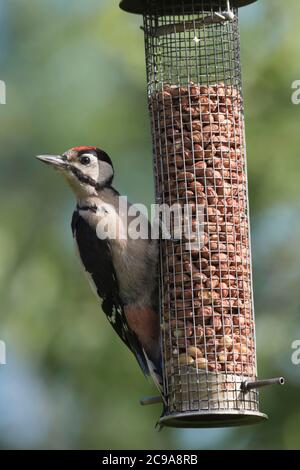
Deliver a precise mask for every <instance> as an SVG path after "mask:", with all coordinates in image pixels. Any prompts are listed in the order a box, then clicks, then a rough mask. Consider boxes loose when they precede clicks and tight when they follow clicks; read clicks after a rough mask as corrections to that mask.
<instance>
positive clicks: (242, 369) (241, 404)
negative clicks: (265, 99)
mask: <svg viewBox="0 0 300 470" xmlns="http://www.w3.org/2000/svg"><path fill="white" fill-rule="evenodd" d="M254 1H256V0H186V1H185V0H161V1H158V0H140V1H138V0H122V1H121V3H120V7H121V8H123V9H124V10H126V11H128V12H131V13H142V14H143V19H144V23H143V28H142V29H143V30H144V34H145V52H146V69H147V81H148V99H149V109H150V115H151V126H152V138H153V158H154V174H155V187H156V200H157V202H159V203H160V204H166V205H169V206H170V205H172V202H174V200H175V202H176V201H177V202H179V203H182V204H185V203H186V204H190V202H189V201H190V200H192V201H193V202H192V204H194V208H195V212H196V214H197V213H198V212H197V211H198V205H199V206H201V207H203V208H204V209H203V210H204V224H203V226H204V233H202V235H203V237H204V240H206V241H203V244H201V245H200V242H199V247H198V248H199V249H198V248H196V249H194V252H193V251H192V250H191V249H190V248H189V249H188V250H187V249H186V244H185V245H184V243H183V240H181V241H179V242H178V240H175V239H174V238H173V239H172V238H171V239H170V240H160V318H161V324H162V338H161V346H162V351H163V366H164V373H163V376H164V391H165V395H166V398H167V405H166V407H165V408H164V414H163V416H162V417H161V418H160V421H159V423H160V425H161V426H171V427H191V428H194V427H226V426H238V425H246V424H255V423H257V422H259V421H262V420H265V419H267V416H266V415H265V414H263V413H261V412H260V411H259V401H258V392H257V389H258V388H260V387H263V386H267V385H271V384H274V383H278V384H280V385H283V383H284V379H282V378H279V379H278V378H276V379H270V380H264V381H259V380H258V379H257V364H256V337H255V320H254V306H253V288H252V263H251V240H250V225H249V202H248V184H247V165H246V144H245V125H244V109H243V95H242V81H241V68H240V35H239V23H238V7H240V6H245V5H248V4H250V3H254ZM222 123H224V124H222ZM216 165H218V166H216ZM198 190H199V191H198ZM199 201H201V202H199ZM221 210H222V211H223V212H222V211H221ZM193 217H195V216H193ZM210 217H211V218H210ZM193 221H194V219H193V218H192V223H193ZM229 229H230V230H229ZM197 234H198V233H197ZM230 234H231V235H230ZM202 235H201V236H202ZM197 240H198V241H199V239H197ZM229 240H231V241H229ZM213 241H214V245H213ZM186 250H187V251H188V253H187V252H186ZM192 253H193V254H192ZM222 260H223V261H222ZM213 281H214V282H213ZM225 281H226V282H225ZM226 283H227V284H226ZM224 286H225V287H224ZM225 343H226V345H225ZM191 351H193V354H194V355H193V354H192V352H191ZM236 351H239V352H236ZM158 401H159V400H157V399H156V398H152V399H145V400H143V401H142V404H150V403H157V402H158Z"/></svg>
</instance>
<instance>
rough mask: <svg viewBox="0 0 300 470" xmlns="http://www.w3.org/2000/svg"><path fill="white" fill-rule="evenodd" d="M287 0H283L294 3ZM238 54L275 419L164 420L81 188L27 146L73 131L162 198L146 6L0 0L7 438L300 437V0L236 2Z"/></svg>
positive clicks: (114, 441)
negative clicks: (108, 278) (105, 272)
mask: <svg viewBox="0 0 300 470" xmlns="http://www.w3.org/2000/svg"><path fill="white" fill-rule="evenodd" d="M286 3H288V6H287V5H286ZM240 17H241V36H242V62H243V72H244V73H243V75H244V85H245V99H246V115H247V142H248V161H249V180H250V204H251V216H252V242H253V258H254V260H253V261H254V280H255V303H256V317H257V336H258V358H259V372H260V376H261V377H271V376H274V375H281V374H282V375H284V376H286V378H287V385H286V386H285V388H279V387H273V388H270V389H266V390H264V391H263V392H262V393H261V398H262V400H261V409H262V411H264V412H266V413H268V414H269V416H270V420H269V421H268V422H267V423H264V424H261V425H258V426H254V427H248V428H242V429H223V430H199V431H198V430H191V431H187V430H168V429H166V430H164V431H163V432H161V433H158V432H157V431H156V430H155V429H154V424H155V422H156V419H157V417H158V416H159V414H160V409H159V407H155V406H153V407H146V408H142V407H141V406H140V405H139V397H140V396H141V395H145V394H151V393H153V389H152V387H151V385H150V384H149V383H148V382H147V381H146V380H145V379H144V378H143V376H142V373H141V372H140V371H139V369H138V367H137V365H136V363H135V360H134V358H133V356H132V355H131V354H130V353H129V352H128V351H127V350H126V349H125V348H124V347H123V345H122V344H121V342H120V341H119V340H118V338H117V337H116V336H115V335H114V333H113V331H112V329H111V328H110V326H109V325H108V322H107V320H106V319H105V318H104V315H103V314H102V313H101V311H100V309H99V306H98V302H97V300H96V298H94V296H93V295H92V294H91V292H90V288H89V285H88V283H87V282H86V279H85V277H84V275H83V273H82V271H81V267H80V265H79V262H78V261H77V260H76V257H75V254H74V250H73V242H72V236H71V231H70V218H71V215H72V210H73V206H74V200H73V196H72V194H71V192H70V191H69V188H68V187H67V186H66V185H65V183H64V182H63V180H62V179H61V178H60V177H59V176H58V175H57V174H54V172H52V171H50V170H49V169H48V168H46V167H44V166H42V165H41V164H40V163H38V162H37V161H36V160H35V159H34V155H36V154H40V153H59V152H62V151H64V150H66V149H67V148H69V147H72V146H75V145H79V144H90V145H98V146H100V147H102V148H103V149H105V150H106V151H107V152H108V153H109V154H110V155H111V156H112V158H113V160H114V163H115V169H116V180H115V185H116V187H118V189H120V191H121V192H123V193H126V194H128V196H129V199H130V200H132V201H135V202H146V203H147V204H150V203H151V201H152V200H153V180H152V176H151V174H152V163H151V158H152V157H151V140H150V130H149V120H148V114H147V102H146V87H145V66H144V50H143V33H142V31H141V30H140V29H139V26H140V24H141V18H139V17H136V16H132V15H128V14H125V13H124V12H122V11H121V10H120V9H119V8H118V1H116V0H113V1H112V0H73V1H71V2H70V1H67V0H64V1H63V0H43V1H40V0H31V1H30V2H23V1H21V0H0V79H1V80H5V82H6V84H7V104H6V105H0V114H1V126H0V142H1V147H0V157H1V160H0V182H1V184H0V214H1V223H0V302H1V303H0V305H1V316H0V339H2V340H4V341H5V342H6V345H7V365H6V366H0V446H1V447H3V448H72V449H76V448H100V449H107V448H109V449H117V448H121V449H128V448H134V449H138V448H147V449H167V448H169V449H217V448H220V449H221V448H228V449H240V448H241V449H262V448H269V449H270V448H271V449H277V448H280V449H281V448H284V449H291V448H298V449H299V448H300V405H299V386H300V366H295V365H293V364H292V362H291V354H292V349H291V344H292V342H293V341H294V340H296V339H300V319H299V305H300V288H299V287H300V218H299V211H300V198H299V195H300V184H299V176H300V150H299V143H300V141H299V135H300V133H299V125H300V107H299V106H295V105H292V103H291V93H292V91H291V83H292V82H293V81H294V80H296V79H300V66H299V41H300V32H299V17H300V3H299V1H298V0H289V2H283V1H281V0H272V1H267V0H259V1H258V2H257V3H256V4H254V5H252V6H249V7H247V8H245V9H243V11H241V15H240Z"/></svg>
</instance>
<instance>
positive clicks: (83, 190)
mask: <svg viewBox="0 0 300 470" xmlns="http://www.w3.org/2000/svg"><path fill="white" fill-rule="evenodd" d="M37 158H38V159H39V160H41V161H42V162H44V163H47V164H48V165H51V166H53V168H55V169H56V170H59V171H60V172H61V173H62V174H63V176H64V177H65V178H66V180H67V181H68V183H69V184H70V186H71V188H72V189H73V191H74V192H75V194H76V196H77V197H79V198H81V197H84V196H89V195H93V194H95V193H97V191H99V190H101V189H103V188H105V187H107V186H110V185H111V183H112V180H113V177H114V169H113V165H112V161H111V159H110V158H109V156H108V155H107V154H106V153H105V152H103V150H100V149H98V148H97V147H89V146H82V147H73V148H71V149H70V150H67V151H66V152H65V153H63V154H62V155H38V156H37Z"/></svg>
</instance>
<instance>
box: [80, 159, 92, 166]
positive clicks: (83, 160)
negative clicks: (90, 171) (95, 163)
mask: <svg viewBox="0 0 300 470" xmlns="http://www.w3.org/2000/svg"><path fill="white" fill-rule="evenodd" d="M79 161H80V163H81V164H82V165H88V164H89V163H91V159H90V157H81V158H80V160H79Z"/></svg>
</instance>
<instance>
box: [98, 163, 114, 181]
mask: <svg viewBox="0 0 300 470" xmlns="http://www.w3.org/2000/svg"><path fill="white" fill-rule="evenodd" d="M112 176H113V169H112V166H111V165H110V164H109V163H107V162H103V161H98V177H97V179H96V181H97V183H99V184H102V183H105V182H106V181H109V180H110V179H111V178H112Z"/></svg>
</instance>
